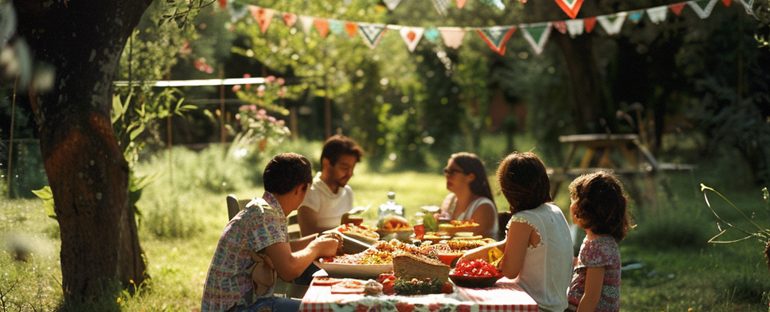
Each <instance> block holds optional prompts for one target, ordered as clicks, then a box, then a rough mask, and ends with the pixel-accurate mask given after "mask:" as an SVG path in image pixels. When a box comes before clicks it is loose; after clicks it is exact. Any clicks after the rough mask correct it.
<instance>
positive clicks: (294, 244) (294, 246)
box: [289, 234, 318, 252]
mask: <svg viewBox="0 0 770 312" xmlns="http://www.w3.org/2000/svg"><path fill="white" fill-rule="evenodd" d="M316 237H318V234H310V235H308V236H305V237H302V238H299V239H295V240H293V241H290V242H289V246H291V252H295V251H297V250H300V249H302V248H305V247H307V245H308V244H310V242H312V241H313V240H314V239H315V238H316Z"/></svg>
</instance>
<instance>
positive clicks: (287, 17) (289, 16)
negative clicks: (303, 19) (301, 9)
mask: <svg viewBox="0 0 770 312" xmlns="http://www.w3.org/2000/svg"><path fill="white" fill-rule="evenodd" d="M283 22H284V23H286V26H287V27H291V26H294V24H296V23H297V15H296V14H293V13H283Z"/></svg>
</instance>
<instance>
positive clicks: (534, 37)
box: [519, 23, 551, 55]
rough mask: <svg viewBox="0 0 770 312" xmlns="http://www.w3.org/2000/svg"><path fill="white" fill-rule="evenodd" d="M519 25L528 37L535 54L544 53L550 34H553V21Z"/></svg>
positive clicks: (525, 36) (526, 37)
mask: <svg viewBox="0 0 770 312" xmlns="http://www.w3.org/2000/svg"><path fill="white" fill-rule="evenodd" d="M519 27H520V28H521V33H522V34H523V35H524V39H527V42H529V45H531V46H532V50H534V51H535V54H538V55H539V54H540V53H543V48H544V47H545V43H546V42H548V36H550V35H551V23H538V24H527V25H521V26H519Z"/></svg>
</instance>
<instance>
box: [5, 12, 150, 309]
mask: <svg viewBox="0 0 770 312" xmlns="http://www.w3.org/2000/svg"><path fill="white" fill-rule="evenodd" d="M149 4H150V1H148V0H142V1H120V0H111V1H104V0H101V1H67V0H64V1H44V0H39V1H31V0H24V1H16V3H15V5H16V7H17V10H18V16H19V34H20V36H22V37H23V38H24V39H25V40H26V41H27V42H28V43H29V46H30V48H31V50H32V54H33V57H34V59H35V61H36V62H42V63H46V64H49V65H52V66H53V67H54V68H55V72H56V75H55V82H54V87H53V88H52V90H50V91H47V92H44V93H35V90H30V91H29V99H28V100H29V101H30V105H31V106H32V110H33V112H34V113H35V118H36V121H37V125H38V130H39V134H40V148H41V151H42V155H43V159H44V164H45V170H46V174H47V176H48V181H49V183H50V186H51V190H52V191H53V196H54V200H55V202H56V207H55V211H56V215H57V220H58V222H59V228H60V232H61V267H62V287H63V291H64V298H65V302H73V303H76V302H81V301H85V300H92V299H96V298H98V297H99V296H100V295H103V294H104V292H105V291H106V290H113V289H115V288H114V287H113V286H114V283H116V282H119V283H122V285H124V286H128V285H131V284H132V283H135V284H137V285H138V284H139V283H141V282H142V281H143V280H144V279H145V277H146V275H145V263H144V261H143V257H142V250H141V247H140V246H139V240H138V236H137V228H136V221H135V219H134V212H133V211H132V210H131V209H130V208H129V205H128V165H127V163H126V161H125V159H124V157H123V154H122V151H121V149H120V148H119V147H118V144H117V141H116V138H115V135H114V133H113V130H112V125H111V122H110V110H111V107H112V80H113V76H114V74H115V71H116V68H117V65H118V60H119V58H120V55H121V51H122V50H123V47H124V46H125V43H126V40H127V38H128V36H129V34H130V33H131V31H132V30H133V29H134V27H135V26H136V25H137V23H138V22H139V18H140V17H141V15H142V13H143V12H144V10H145V9H146V8H147V6H148V5H149Z"/></svg>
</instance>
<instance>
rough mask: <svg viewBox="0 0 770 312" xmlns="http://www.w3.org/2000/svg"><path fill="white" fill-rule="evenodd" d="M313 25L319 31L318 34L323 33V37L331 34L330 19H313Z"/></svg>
mask: <svg viewBox="0 0 770 312" xmlns="http://www.w3.org/2000/svg"><path fill="white" fill-rule="evenodd" d="M313 25H314V26H315V29H316V30H317V31H318V34H319V35H321V38H326V35H328V34H329V21H327V20H325V19H322V18H316V19H315V21H313Z"/></svg>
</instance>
